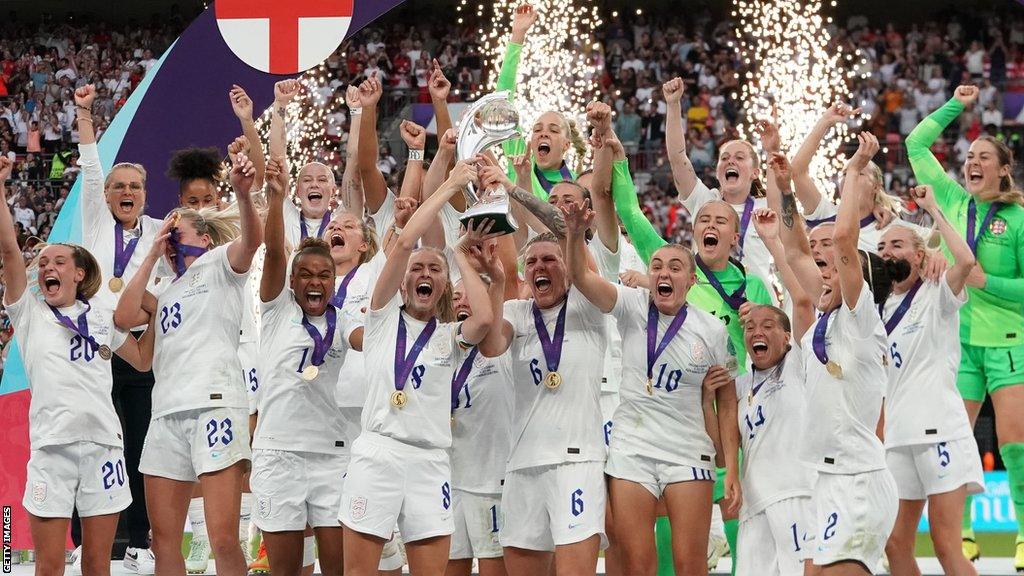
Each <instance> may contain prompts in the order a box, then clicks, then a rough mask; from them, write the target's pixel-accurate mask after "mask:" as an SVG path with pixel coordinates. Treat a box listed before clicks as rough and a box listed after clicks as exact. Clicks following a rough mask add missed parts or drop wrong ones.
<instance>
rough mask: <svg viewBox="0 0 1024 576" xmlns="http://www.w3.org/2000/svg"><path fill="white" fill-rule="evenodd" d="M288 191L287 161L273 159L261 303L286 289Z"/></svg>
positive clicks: (268, 192)
mask: <svg viewBox="0 0 1024 576" xmlns="http://www.w3.org/2000/svg"><path fill="white" fill-rule="evenodd" d="M287 190H288V166H287V164H286V160H285V159H284V158H271V159H270V163H269V164H267V222H266V224H265V225H264V232H263V236H264V243H265V244H266V245H267V252H266V256H265V257H264V260H263V276H262V277H261V278H260V300H261V301H262V302H272V301H273V300H274V299H275V298H277V297H278V295H280V294H281V290H284V285H285V274H286V273H287V272H286V270H287V268H288V254H287V250H286V249H285V235H284V198H285V196H286V195H287Z"/></svg>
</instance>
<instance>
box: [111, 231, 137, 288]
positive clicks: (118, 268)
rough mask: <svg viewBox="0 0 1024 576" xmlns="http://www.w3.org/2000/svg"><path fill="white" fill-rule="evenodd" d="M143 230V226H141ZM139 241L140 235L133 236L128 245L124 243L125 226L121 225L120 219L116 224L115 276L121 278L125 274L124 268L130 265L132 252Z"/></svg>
mask: <svg viewBox="0 0 1024 576" xmlns="http://www.w3.org/2000/svg"><path fill="white" fill-rule="evenodd" d="M139 230H140V231H141V227H140V228H139ZM140 236H141V235H140ZM138 243H139V236H133V237H132V239H131V240H129V241H128V245H127V246H125V245H124V226H122V225H121V221H120V220H118V221H117V223H115V224H114V277H115V278H120V277H121V276H124V269H125V268H127V267H128V262H129V261H130V260H131V259H132V254H134V253H135V246H136V245H138Z"/></svg>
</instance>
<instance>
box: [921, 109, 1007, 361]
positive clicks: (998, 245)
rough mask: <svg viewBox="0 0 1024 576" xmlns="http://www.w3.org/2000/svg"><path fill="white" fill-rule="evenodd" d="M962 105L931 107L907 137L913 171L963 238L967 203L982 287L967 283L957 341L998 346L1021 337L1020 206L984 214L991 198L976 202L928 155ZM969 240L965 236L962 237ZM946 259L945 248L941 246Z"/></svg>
mask: <svg viewBox="0 0 1024 576" xmlns="http://www.w3.org/2000/svg"><path fill="white" fill-rule="evenodd" d="M963 109H964V107H963V104H961V103H960V102H959V101H958V100H956V99H955V98H954V99H952V100H950V101H949V102H946V104H945V105H943V106H942V107H941V108H939V109H938V110H936V111H935V112H932V113H931V115H929V116H928V117H927V118H925V119H924V120H922V121H921V123H920V124H918V125H917V127H916V128H914V131H913V132H911V133H910V135H909V136H907V155H908V156H909V158H910V165H911V166H912V167H913V169H914V176H916V177H917V180H918V182H919V183H921V184H928V185H929V186H931V187H932V188H933V189H934V191H935V199H936V202H937V203H938V205H939V208H940V209H941V210H942V213H943V214H945V216H946V218H948V219H949V221H950V223H951V224H952V225H953V228H954V229H956V230H957V231H958V232H959V233H960V234H963V235H964V237H965V238H966V237H967V230H968V223H969V218H968V213H969V212H970V211H972V210H971V205H972V204H973V205H974V207H973V212H975V214H974V224H973V226H972V228H974V230H975V236H976V237H977V244H976V248H977V251H976V257H977V260H978V264H980V265H981V268H982V270H984V271H985V276H986V277H987V279H986V282H985V288H983V289H981V288H971V287H968V288H967V295H968V298H967V303H966V304H964V306H963V307H962V308H960V342H961V343H963V344H968V345H971V346H983V347H1004V346H1015V345H1017V344H1020V343H1021V342H1024V339H1022V337H1024V278H1022V276H1024V274H1022V272H1024V270H1022V269H1024V207H1021V206H1020V205H1017V204H1009V205H1002V206H1001V207H998V208H997V210H996V211H994V212H993V213H992V214H991V216H989V211H990V208H991V207H992V205H993V203H991V202H978V201H975V200H974V198H973V197H972V196H971V195H970V194H969V193H968V192H967V190H965V189H964V188H963V187H962V186H960V183H959V182H957V181H956V180H954V179H953V178H951V177H950V176H949V175H948V174H947V173H946V171H945V170H943V168H942V164H940V163H939V161H938V160H937V159H936V158H935V156H934V155H933V154H932V152H931V150H930V148H931V145H932V143H934V142H935V140H936V139H937V138H938V137H939V135H940V134H942V131H943V130H944V129H945V128H946V126H948V125H949V124H950V123H951V122H952V121H953V120H954V119H956V117H957V116H958V115H959V114H960V112H962V111H963ZM968 242H970V239H968ZM943 250H944V251H945V253H946V257H947V258H951V255H950V253H949V249H948V248H947V247H946V246H945V245H944V246H943Z"/></svg>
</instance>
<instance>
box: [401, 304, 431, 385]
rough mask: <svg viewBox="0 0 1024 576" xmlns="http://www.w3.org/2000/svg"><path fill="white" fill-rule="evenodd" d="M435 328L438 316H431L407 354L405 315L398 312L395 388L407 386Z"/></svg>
mask: <svg viewBox="0 0 1024 576" xmlns="http://www.w3.org/2000/svg"><path fill="white" fill-rule="evenodd" d="M435 328H437V318H431V319H430V322H427V325H426V326H425V327H424V328H423V331H422V332H420V335H419V336H418V337H417V338H416V342H414V343H413V345H412V350H410V351H409V355H408V356H406V355H405V338H406V328H405V317H403V316H402V312H399V313H398V342H396V343H395V390H402V389H404V388H405V381H406V380H408V379H409V374H411V373H412V368H413V366H414V365H415V364H416V359H417V358H419V357H420V352H422V351H423V347H424V346H426V345H427V342H428V341H429V340H430V337H431V336H433V335H434V329H435Z"/></svg>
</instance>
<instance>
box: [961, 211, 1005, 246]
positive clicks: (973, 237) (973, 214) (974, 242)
mask: <svg viewBox="0 0 1024 576" xmlns="http://www.w3.org/2000/svg"><path fill="white" fill-rule="evenodd" d="M1002 207H1003V203H1002V202H993V203H992V205H991V206H989V207H988V212H986V213H985V217H984V218H982V220H981V230H979V231H978V233H977V234H975V233H974V221H975V220H976V219H977V218H978V205H977V204H975V203H974V198H971V200H970V201H969V202H968V203H967V246H969V247H970V249H971V253H972V254H974V255H975V256H977V255H978V241H979V240H981V236H982V234H984V233H985V230H987V229H988V225H989V224H990V223H991V222H992V218H994V217H995V215H996V212H998V211H999V209H1000V208H1002Z"/></svg>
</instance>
